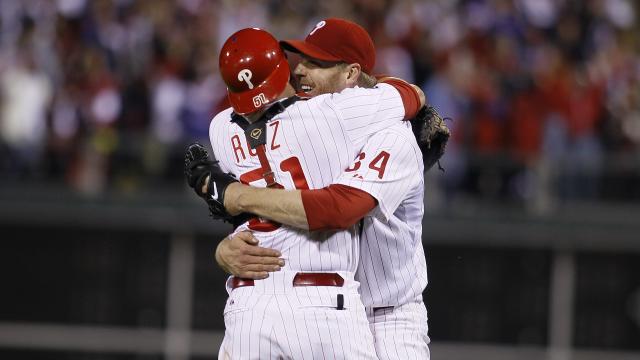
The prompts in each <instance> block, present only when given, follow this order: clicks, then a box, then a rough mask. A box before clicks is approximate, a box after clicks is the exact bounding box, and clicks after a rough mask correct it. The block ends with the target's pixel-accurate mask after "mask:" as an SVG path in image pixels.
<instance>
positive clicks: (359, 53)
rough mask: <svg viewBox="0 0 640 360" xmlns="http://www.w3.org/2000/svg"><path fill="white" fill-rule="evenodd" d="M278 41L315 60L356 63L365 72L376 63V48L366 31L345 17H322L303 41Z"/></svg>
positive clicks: (289, 48)
mask: <svg viewBox="0 0 640 360" xmlns="http://www.w3.org/2000/svg"><path fill="white" fill-rule="evenodd" d="M280 45H281V46H282V48H283V49H285V50H289V51H294V52H298V53H301V54H304V55H306V56H309V57H311V58H314V59H318V60H324V61H336V62H337V61H344V62H347V63H350V64H352V63H358V64H360V67H362V71H364V72H365V73H367V74H370V73H371V70H373V66H374V65H375V64H376V49H375V47H374V46H373V40H371V36H369V33H367V31H366V30H365V29H363V28H362V26H360V25H358V24H356V23H354V22H351V21H348V20H345V19H338V18H329V19H325V20H322V21H320V22H319V23H317V24H316V26H315V27H314V28H313V30H311V32H310V33H309V35H307V37H306V38H305V39H304V41H301V40H283V41H280Z"/></svg>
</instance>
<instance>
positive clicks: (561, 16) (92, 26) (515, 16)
mask: <svg viewBox="0 0 640 360" xmlns="http://www.w3.org/2000/svg"><path fill="white" fill-rule="evenodd" d="M639 10H640V9H639V8H638V5H637V4H636V2H635V1H632V0H584V1H579V0H457V1H456V0H396V1H393V0H326V1H297V0H263V1H247V0H153V1H151V0H55V1H54V0H23V1H14V0H0V94H1V97H0V104H1V106H0V173H1V174H2V178H3V179H2V180H0V182H1V181H5V180H8V181H11V180H16V181H28V180H35V181H47V182H52V183H55V182H60V183H64V184H66V185H67V186H69V187H71V188H73V189H76V190H77V191H79V192H83V193H87V194H100V193H103V192H105V191H111V190H113V191H135V190H136V189H138V188H140V187H141V186H148V185H149V184H152V185H153V184H156V183H157V184H166V183H172V182H173V183H178V182H179V181H182V178H181V171H182V160H181V159H182V153H183V149H184V146H185V144H186V143H189V142H192V141H194V140H200V141H203V142H205V143H207V142H208V139H207V132H208V125H209V120H210V119H211V117H212V116H213V115H214V114H215V113H216V112H217V111H219V110H221V109H222V108H223V107H224V106H226V102H225V88H224V84H223V83H221V80H220V78H219V76H218V72H217V58H218V50H219V48H220V46H221V44H222V42H223V41H224V39H226V37H228V36H229V35H230V34H231V33H233V32H234V31H235V30H238V29H240V28H244V27H249V26H251V27H262V28H265V29H267V30H269V31H271V32H272V33H273V34H274V35H276V36H277V37H279V38H304V37H305V36H306V33H307V32H308V31H309V30H310V29H312V28H313V26H314V25H315V23H317V22H318V21H319V20H321V19H323V18H326V17H332V16H336V17H344V18H348V19H351V20H354V21H356V22H358V23H360V24H362V25H363V26H364V27H365V28H366V29H367V30H368V31H369V32H370V34H371V36H372V38H373V39H374V42H375V44H376V47H377V50H378V58H377V65H376V72H379V73H387V74H392V75H396V76H399V77H402V78H404V79H406V80H408V81H410V82H413V83H416V84H418V85H420V86H421V87H422V88H423V89H424V90H425V92H426V94H427V97H428V100H429V102H430V103H431V104H433V105H435V106H436V107H437V108H438V109H439V111H440V112H441V113H442V114H444V115H446V116H448V117H449V118H450V119H451V120H449V122H448V124H449V126H450V127H451V128H452V129H453V137H452V140H451V141H450V146H449V147H448V151H447V153H446V155H445V158H444V159H443V161H442V166H443V167H444V168H445V172H444V173H439V172H437V171H433V172H434V173H435V175H432V174H430V176H437V183H438V184H439V187H440V189H441V190H442V193H443V194H444V195H445V196H444V198H451V197H453V196H455V195H457V194H473V195H480V196H484V197H490V198H495V199H516V200H528V199H531V198H534V199H539V200H540V199H544V198H545V196H546V195H545V194H547V195H548V194H553V195H554V196H556V197H558V196H559V197H562V198H602V197H615V198H624V197H628V196H629V194H632V195H633V194H635V199H639V198H640V193H639V192H640V190H638V189H636V188H637V186H635V185H637V182H638V181H639V180H640V164H639V163H638V161H637V158H638V155H640V55H639V51H640V37H639V36H638V34H639V33H640V31H639V30H640V27H639V23H640V21H639V20H638V15H639ZM612 174H613V175H612Z"/></svg>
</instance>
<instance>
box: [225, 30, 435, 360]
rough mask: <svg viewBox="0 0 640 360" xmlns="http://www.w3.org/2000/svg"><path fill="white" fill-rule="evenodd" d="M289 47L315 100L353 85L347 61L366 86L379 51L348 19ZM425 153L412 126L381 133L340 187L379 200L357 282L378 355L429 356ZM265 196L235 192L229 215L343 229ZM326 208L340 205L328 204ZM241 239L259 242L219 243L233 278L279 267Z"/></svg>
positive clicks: (268, 253) (367, 221)
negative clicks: (343, 79)
mask: <svg viewBox="0 0 640 360" xmlns="http://www.w3.org/2000/svg"><path fill="white" fill-rule="evenodd" d="M362 38H366V39H368V41H362ZM283 46H284V47H285V48H286V49H289V50H292V51H295V52H298V53H301V54H302V55H303V56H304V57H305V58H304V59H303V61H302V62H301V63H300V64H299V65H298V66H297V67H296V70H295V72H294V74H295V75H296V76H297V78H298V79H297V80H298V81H297V83H298V85H299V88H300V90H303V91H305V92H306V93H307V94H309V95H312V96H315V95H320V94H323V93H326V92H337V91H340V90H342V89H343V88H344V87H345V86H346V85H348V84H346V83H345V82H341V81H340V79H341V78H340V75H344V74H348V72H349V71H350V70H353V68H348V66H347V67H345V64H351V63H353V64H355V65H357V66H356V67H357V71H364V74H361V75H363V76H362V77H363V78H364V79H358V80H359V81H355V84H350V85H360V84H364V85H365V86H366V84H367V83H368V82H370V81H371V79H370V77H369V76H368V75H367V73H369V72H370V71H371V67H372V66H373V63H374V62H375V50H374V49H373V45H372V42H371V40H370V39H369V37H368V34H366V31H364V30H363V29H362V28H360V27H359V26H357V25H356V24H353V23H351V22H348V21H345V20H341V19H326V20H324V21H321V22H320V23H318V24H317V25H316V27H315V28H314V29H313V30H312V31H311V32H310V34H309V35H308V36H307V38H306V39H305V41H285V42H283ZM419 153H420V148H419V147H418V145H417V144H416V141H415V139H414V136H413V133H412V132H411V130H410V129H408V128H406V127H405V128H404V129H402V128H401V127H393V128H390V129H385V130H383V131H380V132H378V133H377V134H375V135H373V136H371V137H370V138H369V139H367V142H366V145H365V146H364V148H363V150H362V151H361V153H360V154H359V155H358V157H357V158H356V159H355V161H354V163H353V164H352V165H351V166H350V167H349V168H348V169H347V170H345V171H344V172H343V174H342V175H341V176H340V177H339V178H338V179H337V180H336V181H335V182H334V183H335V184H343V185H348V186H350V187H354V188H357V189H361V190H364V191H366V192H367V193H368V194H369V195H370V196H372V197H373V198H374V199H375V203H376V204H377V207H376V208H375V210H374V211H373V212H371V213H370V214H369V216H366V217H365V218H364V219H363V224H362V225H363V231H362V235H363V236H362V247H361V257H360V263H359V268H358V271H357V273H356V278H357V279H358V280H359V281H360V284H361V289H360V292H361V294H362V299H363V302H364V304H365V306H366V309H367V315H368V320H369V323H370V328H371V331H372V332H373V335H374V340H375V346H376V353H377V356H378V357H379V358H381V359H409V358H412V359H428V358H429V348H428V344H429V337H428V334H427V332H428V326H427V312H426V308H425V306H424V304H423V302H422V291H423V290H424V288H425V286H426V284H427V271H426V261H425V257H424V250H423V248H422V240H421V235H422V234H421V229H422V215H423V212H424V210H423V197H424V194H423V188H424V183H423V175H422V174H423V163H422V160H421V159H420V156H419ZM263 190H264V189H259V190H258V189H255V190H254V189H250V188H239V187H230V188H229V190H228V194H227V201H228V203H229V204H228V206H227V210H229V211H231V212H241V211H246V212H252V213H256V214H259V215H261V216H264V217H266V218H270V219H272V220H276V221H278V222H282V223H284V224H288V225H291V226H296V227H299V228H303V229H314V230H321V229H327V228H341V225H340V220H342V217H340V216H339V211H338V214H335V213H331V214H330V215H333V216H330V217H329V218H328V219H323V221H320V220H319V219H318V215H316V214H315V213H314V212H313V211H314V209H313V208H312V207H311V206H309V204H308V201H306V202H305V198H304V197H301V199H300V201H297V202H294V203H287V202H286V201H287V200H286V198H283V197H282V196H277V195H278V194H277V193H276V192H272V191H269V192H265V191H263ZM373 206H375V204H374V205H373ZM373 206H371V208H364V209H363V211H364V212H363V213H361V214H360V215H362V216H364V215H365V214H366V213H367V212H368V210H371V209H373ZM325 207H326V208H328V209H329V211H331V210H334V211H335V209H336V205H335V203H332V202H330V201H329V202H328V204H327V205H326V206H325ZM282 209H286V210H287V211H288V212H285V213H283V212H282ZM309 210H312V211H311V212H309ZM245 242H247V243H249V244H251V245H256V242H255V239H254V238H253V237H252V236H251V235H249V234H246V233H239V234H237V235H236V236H235V237H231V238H230V239H228V240H225V241H223V242H221V243H220V245H219V246H218V249H217V251H216V260H217V261H218V263H219V264H220V265H221V266H222V267H223V268H225V269H226V270H227V271H230V272H231V273H234V274H235V275H238V276H248V277H256V278H262V277H265V276H267V274H266V271H272V270H274V269H278V267H279V264H278V261H280V259H278V256H279V254H278V253H277V252H275V251H273V250H271V249H266V248H264V247H258V246H248V245H246V244H245ZM263 246H264V244H263ZM243 259H249V260H251V259H253V261H254V263H251V262H250V261H243Z"/></svg>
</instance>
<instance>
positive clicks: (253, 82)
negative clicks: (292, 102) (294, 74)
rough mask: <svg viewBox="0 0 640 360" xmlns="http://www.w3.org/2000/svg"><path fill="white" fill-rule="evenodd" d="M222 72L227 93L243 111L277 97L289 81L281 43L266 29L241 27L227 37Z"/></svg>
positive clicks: (286, 62) (222, 51) (221, 65)
mask: <svg viewBox="0 0 640 360" xmlns="http://www.w3.org/2000/svg"><path fill="white" fill-rule="evenodd" d="M219 65H220V74H221V75H222V78H223V80H224V82H225V84H226V85H227V95H228V97H229V102H230V103H231V106H232V107H233V109H234V111H235V112H236V113H238V114H240V115H245V114H248V113H252V112H255V111H257V110H260V109H261V108H262V107H264V106H265V105H267V104H269V103H271V102H273V101H275V100H276V99H278V98H279V97H280V94H282V92H283V91H284V90H285V88H286V85H287V83H288V82H289V75H290V69H289V63H288V61H287V57H286V55H285V53H284V51H282V49H281V48H280V44H279V43H278V41H277V40H276V39H275V38H274V37H273V35H271V34H269V33H268V32H267V31H265V30H262V29H257V28H247V29H242V30H240V31H238V32H236V33H234V34H233V35H231V36H230V37H229V38H228V39H227V41H225V43H224V45H223V46H222V50H221V51H220V58H219Z"/></svg>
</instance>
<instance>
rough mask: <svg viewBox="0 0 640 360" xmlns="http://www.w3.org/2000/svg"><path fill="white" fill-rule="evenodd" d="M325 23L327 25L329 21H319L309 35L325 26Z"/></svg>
mask: <svg viewBox="0 0 640 360" xmlns="http://www.w3.org/2000/svg"><path fill="white" fill-rule="evenodd" d="M325 25H327V22H326V21H324V20H322V21H320V22H319V23H317V24H316V27H314V28H313V30H311V32H310V33H309V36H311V35H313V34H314V33H315V32H316V31H318V29H320V28H323V27H324V26H325Z"/></svg>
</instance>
